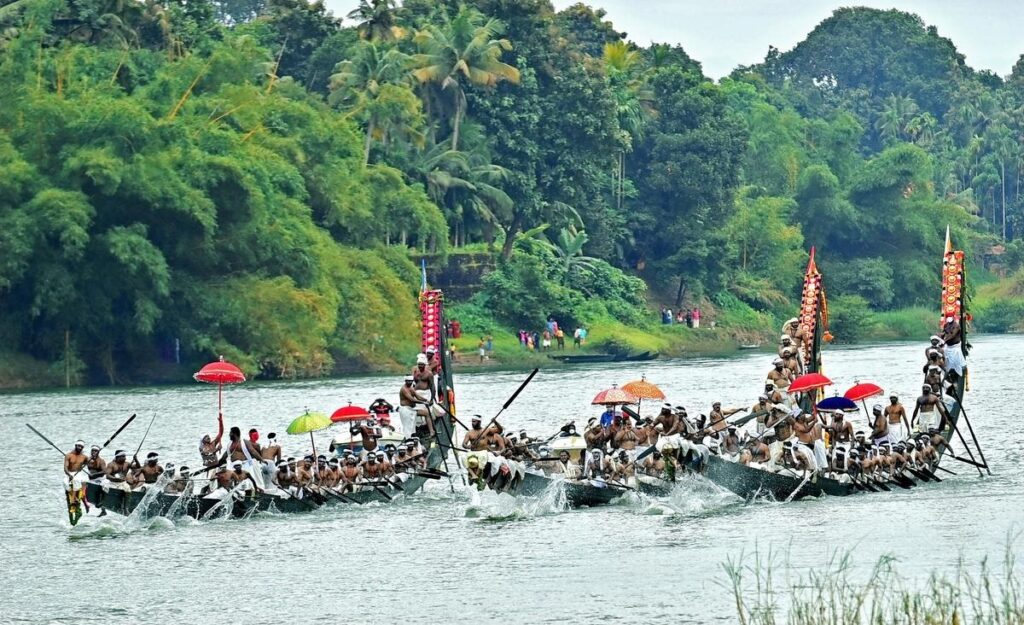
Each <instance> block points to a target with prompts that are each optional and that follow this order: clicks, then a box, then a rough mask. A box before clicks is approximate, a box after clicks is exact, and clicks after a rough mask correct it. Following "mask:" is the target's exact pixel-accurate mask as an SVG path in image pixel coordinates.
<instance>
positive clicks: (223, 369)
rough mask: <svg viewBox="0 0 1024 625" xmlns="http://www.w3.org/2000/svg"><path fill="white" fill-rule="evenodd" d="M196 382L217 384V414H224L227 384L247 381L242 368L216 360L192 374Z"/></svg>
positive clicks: (222, 358) (220, 415)
mask: <svg viewBox="0 0 1024 625" xmlns="http://www.w3.org/2000/svg"><path fill="white" fill-rule="evenodd" d="M192 377H193V378H195V380H196V382H208V383H210V384H216V385H217V416H218V417H223V416H224V401H223V397H222V391H223V389H224V385H225V384H241V383H242V382H245V374H244V373H242V370H241V369H239V368H238V367H236V366H235V365H233V364H231V363H230V362H227V361H225V360H224V357H223V356H221V357H220V360H215V361H214V362H211V363H210V364H208V365H206V366H204V367H203V368H202V369H200V370H199V371H196V372H195V373H194V374H192Z"/></svg>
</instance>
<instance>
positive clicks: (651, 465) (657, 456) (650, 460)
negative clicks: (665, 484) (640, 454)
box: [643, 449, 665, 477]
mask: <svg viewBox="0 0 1024 625" xmlns="http://www.w3.org/2000/svg"><path fill="white" fill-rule="evenodd" d="M643 470H644V473H646V474H647V475H653V476H654V477H663V476H664V475H665V458H664V457H663V456H662V455H661V452H660V451H658V450H657V449H655V450H654V451H653V452H652V453H651V455H650V456H648V457H646V458H644V465H643Z"/></svg>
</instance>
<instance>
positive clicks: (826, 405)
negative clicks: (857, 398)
mask: <svg viewBox="0 0 1024 625" xmlns="http://www.w3.org/2000/svg"><path fill="white" fill-rule="evenodd" d="M856 409H857V404H856V403H854V402H853V400H852V399H846V398H845V397H843V396H841V395H836V396H835V397H826V398H825V399H823V400H821V401H820V402H818V410H856Z"/></svg>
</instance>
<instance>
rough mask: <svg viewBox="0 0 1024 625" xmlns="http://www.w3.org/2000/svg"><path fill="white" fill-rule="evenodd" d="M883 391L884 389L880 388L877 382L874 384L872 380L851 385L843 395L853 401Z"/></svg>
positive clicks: (879, 393)
mask: <svg viewBox="0 0 1024 625" xmlns="http://www.w3.org/2000/svg"><path fill="white" fill-rule="evenodd" d="M884 392H885V391H883V390H882V387H881V386H879V385H877V384H874V383H872V382H862V383H860V384H855V385H853V386H851V387H850V388H849V389H848V390H847V391H846V392H845V393H843V397H845V398H846V399H850V400H853V401H861V400H862V399H867V398H868V397H875V396H876V395H881V394H883V393H884Z"/></svg>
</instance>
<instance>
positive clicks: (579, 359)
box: [548, 352, 659, 365]
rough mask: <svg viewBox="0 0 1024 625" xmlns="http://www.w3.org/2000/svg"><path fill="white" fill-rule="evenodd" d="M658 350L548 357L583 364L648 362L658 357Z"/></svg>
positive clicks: (568, 363)
mask: <svg viewBox="0 0 1024 625" xmlns="http://www.w3.org/2000/svg"><path fill="white" fill-rule="evenodd" d="M658 355H659V353H658V352H640V353H639V354H549V355H548V358H550V359H552V360H557V361H559V362H561V363H563V364H567V365H582V364H590V363H598V362H647V361H650V360H655V359H657V358H658Z"/></svg>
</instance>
